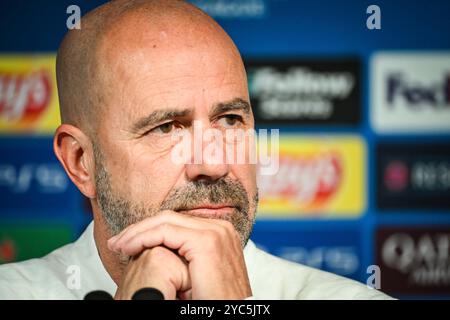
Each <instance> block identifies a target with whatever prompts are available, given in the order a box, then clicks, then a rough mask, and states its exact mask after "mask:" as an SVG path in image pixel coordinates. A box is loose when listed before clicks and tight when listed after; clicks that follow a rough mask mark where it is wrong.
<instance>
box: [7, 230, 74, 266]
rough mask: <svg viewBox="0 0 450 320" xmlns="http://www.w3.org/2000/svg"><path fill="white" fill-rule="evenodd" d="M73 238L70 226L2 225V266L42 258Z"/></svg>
mask: <svg viewBox="0 0 450 320" xmlns="http://www.w3.org/2000/svg"><path fill="white" fill-rule="evenodd" d="M72 236H73V235H72V230H71V228H70V227H69V226H62V225H42V224H35V225H21V224H10V223H6V224H5V223H0V264H2V263H8V262H14V261H22V260H26V259H31V258H39V257H42V256H44V255H46V254H47V253H49V252H51V251H52V250H54V249H56V248H59V247H60V246H62V245H65V244H67V243H69V242H70V241H71V240H72Z"/></svg>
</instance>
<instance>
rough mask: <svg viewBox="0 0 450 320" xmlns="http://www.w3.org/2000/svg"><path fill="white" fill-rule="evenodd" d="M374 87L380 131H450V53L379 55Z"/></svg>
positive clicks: (375, 119) (373, 64)
mask: <svg viewBox="0 0 450 320" xmlns="http://www.w3.org/2000/svg"><path fill="white" fill-rule="evenodd" d="M371 86H372V88H371V122H372V126H373V128H374V129H375V130H376V131H378V132H380V133H396V132H398V133H407V132H430V133H433V132H450V53H412V52H411V53H410V52H405V53H378V54H376V55H374V56H373V57H372V61H371Z"/></svg>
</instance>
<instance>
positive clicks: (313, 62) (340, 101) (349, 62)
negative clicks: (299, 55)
mask: <svg viewBox="0 0 450 320" xmlns="http://www.w3.org/2000/svg"><path fill="white" fill-rule="evenodd" d="M360 68H361V66H360V61H359V60H358V59H356V58H347V59H346V58H340V59H331V58H330V59H320V60H319V59H299V60H267V61H251V60H250V61H247V62H246V69H247V72H248V84H249V92H250V98H251V104H252V108H253V113H254V115H255V120H256V123H257V124H266V125H279V124H293V125H296V124H297V125H298V124H307V125H324V124H335V125H357V124H359V122H360V117H361V98H360V95H361V93H360V91H361V75H360Z"/></svg>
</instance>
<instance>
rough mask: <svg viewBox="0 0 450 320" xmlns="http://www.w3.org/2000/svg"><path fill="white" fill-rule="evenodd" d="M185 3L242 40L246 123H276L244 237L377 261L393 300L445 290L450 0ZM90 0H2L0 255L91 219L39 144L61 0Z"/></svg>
mask: <svg viewBox="0 0 450 320" xmlns="http://www.w3.org/2000/svg"><path fill="white" fill-rule="evenodd" d="M191 2H193V3H195V4H196V5H198V6H200V7H201V8H203V9H204V10H205V11H206V12H208V13H209V14H210V15H211V16H213V17H214V18H215V19H216V20H217V21H218V22H219V23H220V24H221V25H222V26H223V28H224V29H225V30H226V31H227V32H228V33H229V34H230V36H231V37H232V38H233V40H234V41H235V43H236V44H237V46H238V48H239V49H240V51H241V53H242V55H243V58H244V60H245V63H246V68H247V71H248V81H249V89H250V94H251V99H252V106H253V109H254V113H255V118H256V121H257V126H258V128H277V129H280V170H279V172H278V173H277V174H276V175H273V176H261V177H259V188H260V199H261V202H260V207H259V216H258V220H257V223H256V225H255V229H254V232H253V235H252V238H253V240H254V241H255V242H256V243H257V245H258V246H260V247H261V248H263V249H265V250H267V251H269V252H271V253H273V254H275V255H278V256H281V257H284V258H286V259H289V260H293V261H297V262H300V263H304V264H307V265H310V266H313V267H317V268H320V269H323V270H327V271H331V272H334V273H337V274H341V275H344V276H346V277H350V278H353V279H356V280H358V281H361V282H364V283H366V281H367V279H368V278H369V277H370V276H371V275H373V274H374V272H376V270H377V268H376V266H379V268H380V270H381V273H380V275H381V277H380V279H381V290H383V291H385V292H387V293H389V294H391V295H393V296H395V297H398V298H410V299H415V298H450V18H449V13H450V2H449V1H438V0H426V1H407V0H395V1H394V0H390V1H364V0H363V1H361V0H354V1H350V0H345V1H334V0H333V1H332V0H329V1H325V0H314V1H297V0H241V1H238V0H230V1H226V0H197V1H191ZM101 3H103V1H98V0H96V1H92V0H90V1H87V0H86V1H78V0H70V1H66V0H60V1H50V0H48V1H23V0H14V1H12V0H2V1H0V263H7V262H12V261H20V260H24V259H28V258H33V257H39V256H42V255H44V254H46V253H48V252H50V251H51V250H53V249H54V248H56V247H59V246H61V245H63V244H65V243H68V242H70V241H73V240H74V239H76V238H77V237H78V236H79V234H80V233H81V232H82V231H83V230H84V228H85V227H86V225H87V224H88V223H89V222H90V220H91V212H90V208H89V204H88V202H87V201H86V200H85V199H84V198H83V197H82V195H81V194H80V193H79V192H78V190H77V189H76V188H75V187H74V186H73V184H72V183H71V182H70V180H69V179H68V177H67V176H66V174H65V172H64V171H63V169H62V167H61V166H60V164H59V163H58V162H57V160H56V157H55V156H54V154H53V150H52V133H53V132H54V129H55V128H56V127H57V125H58V124H59V111H58V100H57V89H56V82H55V74H54V72H55V66H54V62H55V53H56V50H57V48H58V45H59V43H60V41H61V39H62V37H63V35H64V34H65V33H66V31H67V26H66V22H67V21H66V20H67V19H68V18H69V16H70V14H68V13H66V9H67V8H68V7H69V6H70V5H73V4H75V5H77V6H79V8H80V10H81V14H85V13H86V12H88V11H89V10H91V9H93V8H94V7H96V6H98V5H100V4H101ZM370 5H377V6H378V8H379V9H380V15H379V16H378V17H380V18H381V19H380V20H377V17H376V16H374V15H373V14H374V12H377V9H376V8H375V9H373V10H375V11H371V10H372V8H369V13H367V11H368V7H369V6H370ZM380 21H381V23H380V24H379V25H378V27H381V29H376V28H375V29H370V28H369V27H373V26H377V23H378V22H380ZM81 27H82V26H81ZM373 265H375V267H373ZM371 266H372V267H371ZM374 270H375V271H374ZM372 283H373V281H372Z"/></svg>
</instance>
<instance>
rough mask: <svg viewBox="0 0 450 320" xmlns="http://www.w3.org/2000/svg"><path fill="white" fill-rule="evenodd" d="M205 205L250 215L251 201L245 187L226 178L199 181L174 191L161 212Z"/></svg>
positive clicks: (162, 206) (163, 204) (164, 202)
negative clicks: (233, 209) (219, 206)
mask: <svg viewBox="0 0 450 320" xmlns="http://www.w3.org/2000/svg"><path fill="white" fill-rule="evenodd" d="M205 204H211V205H219V204H220V205H224V204H225V205H227V206H230V207H234V208H235V209H236V210H238V211H240V212H242V213H245V214H248V210H249V200H248V195H247V192H246V190H245V188H244V186H243V185H242V184H241V183H240V182H239V181H237V180H233V179H231V178H229V177H225V178H222V179H219V180H216V181H205V180H198V181H192V182H189V183H188V184H186V185H184V186H182V187H178V188H176V189H174V190H172V191H171V192H170V193H169V195H168V196H167V198H166V200H164V201H163V203H162V204H161V210H172V211H184V210H190V209H192V208H196V207H199V206H202V205H205Z"/></svg>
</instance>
